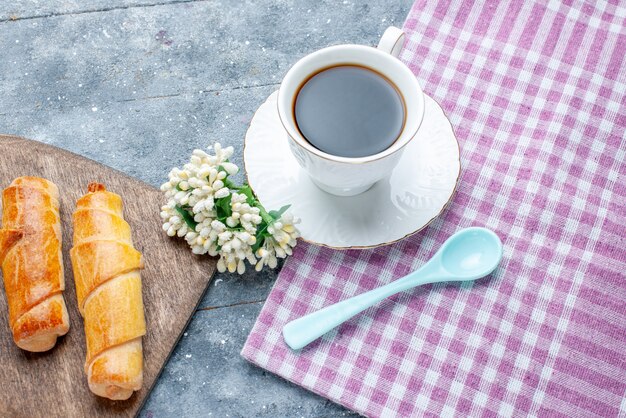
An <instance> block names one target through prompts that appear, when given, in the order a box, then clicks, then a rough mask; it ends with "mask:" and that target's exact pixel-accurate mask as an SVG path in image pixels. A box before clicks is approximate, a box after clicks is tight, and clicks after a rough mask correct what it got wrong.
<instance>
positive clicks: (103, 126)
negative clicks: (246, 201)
mask: <svg viewBox="0 0 626 418" xmlns="http://www.w3.org/2000/svg"><path fill="white" fill-rule="evenodd" d="M411 3H412V2H411V1H410V0H398V1H385V0H373V1H370V2H361V1H353V0H344V1H342V0H337V1H317V0H302V1H295V0H282V1H271V0H256V1H254V0H252V1H213V0H90V1H78V0H21V1H19V2H17V1H1V2H0V51H1V55H0V133H8V134H16V135H22V136H25V137H28V138H31V139H36V140H39V141H42V142H46V143H49V144H53V145H56V146H59V147H61V148H65V149H68V150H70V151H73V152H75V153H78V154H81V155H84V156H86V157H89V158H92V159H94V160H97V161H99V162H101V163H104V164H106V165H109V166H111V167H114V168H116V169H119V170H121V171H124V172H126V173H128V174H130V175H132V176H135V177H137V178H140V179H142V180H144V181H146V182H148V183H150V184H152V185H155V186H158V185H159V184H160V183H162V181H163V179H164V178H165V176H166V174H167V172H168V171H169V169H170V167H172V166H173V165H179V164H181V163H183V162H184V161H185V160H186V159H187V158H188V156H189V155H190V153H191V151H192V150H193V149H194V148H203V147H205V146H206V145H208V144H209V143H212V142H214V141H216V140H219V141H221V142H222V143H223V144H227V145H233V146H234V147H235V149H236V157H235V158H234V160H235V162H236V163H238V164H239V165H240V166H241V165H242V160H241V156H242V154H241V152H242V146H243V138H244V135H245V132H246V129H247V127H248V124H249V122H250V119H251V117H252V115H253V113H254V111H255V110H256V109H257V108H258V106H259V105H260V104H261V103H263V101H264V100H265V98H266V97H267V96H268V95H269V94H270V93H271V92H272V91H274V90H276V89H277V88H278V85H279V83H280V80H281V79H282V77H283V75H284V74H285V72H286V71H287V70H288V69H289V67H290V66H291V65H292V64H293V63H294V62H295V61H296V60H297V59H298V58H299V57H301V56H303V55H305V54H307V53H309V52H312V51H314V50H316V49H319V48H322V47H324V46H328V45H332V44H339V43H362V44H370V45H372V44H375V43H376V42H377V41H378V38H379V36H380V35H381V34H382V32H383V31H384V29H385V28H386V27H387V26H389V25H391V24H393V25H397V26H401V25H402V23H403V20H404V17H405V16H406V14H407V13H408V9H409V7H410V4H411ZM0 158H2V156H1V155H0ZM277 273H278V269H277V270H276V271H263V272H261V273H254V272H249V273H247V274H246V275H244V276H243V277H239V276H234V275H228V274H220V275H217V276H216V278H215V279H214V281H213V283H212V284H211V285H210V289H209V291H208V292H207V294H206V295H205V297H204V299H203V301H202V302H201V304H200V306H201V308H200V309H198V311H197V312H196V314H195V315H194V317H193V319H192V321H191V324H190V325H189V328H188V329H187V330H186V332H185V334H184V337H183V338H182V340H181V342H180V343H179V344H178V346H177V348H176V349H175V351H174V354H173V355H172V357H171V359H170V361H169V363H168V364H167V365H166V367H165V369H164V371H163V374H162V375H161V377H160V379H159V381H158V383H157V385H156V387H155V388H154V391H153V392H152V394H151V396H150V398H149V399H148V401H147V403H146V405H145V406H144V409H143V410H142V413H141V415H142V416H144V417H161V416H181V417H182V416H184V417H205V416H215V417H229V416H230V417H238V416H245V417H250V416H268V417H280V416H288V417H296V416H298V417H299V416H315V417H319V416H344V415H351V413H350V412H349V411H346V410H345V409H343V408H341V407H340V406H338V405H335V404H333V403H331V402H329V401H326V400H325V399H322V398H320V397H318V396H316V395H314V394H312V393H310V392H307V391H305V390H303V389H301V388H299V387H297V386H294V385H292V384H290V383H288V382H286V381H284V380H282V379H280V378H278V377H276V376H274V375H271V374H269V373H267V372H265V371H263V370H261V369H259V368H257V367H255V366H252V365H250V364H249V363H247V362H246V361H245V360H243V358H241V357H240V355H239V352H240V350H241V348H242V346H243V343H244V341H245V339H246V336H247V335H248V333H249V331H250V329H251V328H252V325H253V324H254V321H255V319H256V317H257V315H258V313H259V311H260V309H261V307H262V305H263V302H264V300H265V298H266V297H267V294H268V293H269V290H270V289H271V287H272V284H273V283H274V280H275V279H276V275H277Z"/></svg>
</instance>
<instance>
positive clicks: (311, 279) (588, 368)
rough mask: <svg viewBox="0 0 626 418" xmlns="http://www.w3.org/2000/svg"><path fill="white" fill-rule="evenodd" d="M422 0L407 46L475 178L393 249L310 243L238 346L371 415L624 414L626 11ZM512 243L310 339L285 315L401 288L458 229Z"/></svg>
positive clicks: (467, 172)
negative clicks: (491, 257) (473, 269)
mask: <svg viewBox="0 0 626 418" xmlns="http://www.w3.org/2000/svg"><path fill="white" fill-rule="evenodd" d="M619 3H620V2H619V1H618V0H613V1H608V2H607V1H591V0H589V1H588V2H584V3H583V2H576V1H573V0H569V1H565V0H563V1H539V0H534V1H512V2H507V1H503V2H501V1H498V0H493V1H474V0H465V1H455V0H452V1H444V0H440V1H438V2H437V1H426V0H420V1H418V2H417V3H416V4H415V5H414V6H413V8H412V10H411V12H410V14H409V16H408V18H407V20H406V23H405V26H404V29H405V31H406V32H407V35H408V39H407V42H406V44H405V49H404V51H403V53H402V55H401V58H402V60H403V61H404V62H406V63H407V64H408V65H409V66H410V68H411V69H412V70H413V72H414V73H415V74H416V76H417V78H418V80H419V81H420V83H421V85H422V86H423V87H424V90H425V91H426V93H427V94H429V95H431V96H432V97H434V98H435V99H436V100H437V101H438V102H439V103H441V105H442V106H443V108H444V109H445V111H446V113H447V114H448V116H449V118H450V120H451V121H452V125H453V126H454V127H455V130H456V133H457V135H458V139H459V142H460V146H461V162H462V177H461V180H460V183H459V188H458V191H457V193H456V195H455V197H454V199H453V201H452V203H451V204H450V206H449V207H448V208H447V210H446V211H445V212H444V213H443V214H442V215H441V216H440V217H439V218H438V219H436V220H435V221H434V222H433V223H432V224H431V225H430V226H429V227H428V228H426V229H425V230H423V231H422V232H420V233H419V234H417V235H415V236H413V237H410V238H408V239H405V240H403V241H401V242H399V243H397V244H394V245H392V246H387V247H383V248H378V249H375V250H366V251H357V250H350V251H343V252H342V251H334V250H331V249H326V248H319V247H315V246H312V245H307V244H305V243H300V244H299V245H298V247H297V249H296V251H295V254H294V256H293V257H291V258H290V259H289V260H288V261H287V263H286V264H285V266H284V268H283V270H282V272H281V274H280V276H279V278H278V280H277V281H276V284H275V286H274V289H273V290H272V292H271V294H270V296H269V298H268V300H267V303H266V304H265V307H264V308H263V310H262V311H261V314H260V315H259V318H258V321H257V323H256V325H255V326H254V329H253V330H252V332H251V334H250V336H249V338H248V341H247V342H246V344H245V347H244V349H243V352H242V354H243V356H244V357H245V358H247V359H248V360H250V361H251V362H253V363H255V364H257V365H259V366H261V367H263V368H265V369H267V370H269V371H271V372H274V373H276V374H278V375H280V376H282V377H284V378H285V379H287V380H290V381H292V382H294V383H295V384H297V385H301V386H303V387H305V388H307V389H309V390H311V391H313V392H315V393H318V394H320V395H322V396H324V397H326V398H328V399H331V400H333V401H335V402H337V403H340V404H342V405H345V406H346V407H348V408H350V409H353V410H355V411H358V412H360V413H362V414H364V415H367V416H384V417H392V416H399V417H409V416H424V415H427V416H452V415H456V416H527V415H531V416H540V417H545V416H563V417H590V416H607V417H611V416H612V417H615V416H626V396H625V391H626V302H625V301H626V276H625V272H626V250H625V248H626V229H625V226H624V225H625V223H626V162H625V153H626V140H625V136H626V133H625V131H626V60H625V55H626V7H625V5H624V3H621V5H619ZM472 225H478V226H486V227H488V228H491V229H493V230H495V231H496V232H497V234H498V235H499V236H500V237H501V238H502V240H503V243H504V258H503V260H502V264H501V266H500V267H499V268H498V269H497V270H496V271H495V272H494V273H493V274H492V275H491V276H490V277H488V278H485V279H482V280H479V281H477V282H475V283H466V284H463V285H458V284H437V285H431V286H425V287H422V288H418V289H415V290H414V291H410V292H406V293H404V294H401V295H397V296H395V297H393V298H391V299H389V300H387V301H385V302H382V303H380V304H379V305H378V306H376V307H374V308H371V309H369V310H367V311H366V312H365V313H364V314H362V315H360V316H358V317H357V318H354V319H352V320H351V321H349V322H347V323H345V324H344V325H343V326H341V327H340V328H339V329H338V331H335V332H332V333H330V334H329V335H326V336H325V337H324V338H323V339H321V340H318V341H316V342H315V343H313V344H311V345H310V346H308V347H306V348H305V349H303V350H301V351H300V352H294V351H292V350H290V349H289V348H288V347H287V346H286V345H285V343H284V342H283V338H282V335H281V329H282V327H283V325H284V324H285V323H287V322H288V321H290V320H292V319H295V318H298V317H300V316H302V315H304V314H307V313H309V312H313V311H315V310H318V309H320V308H322V307H324V306H327V305H330V304H332V303H335V302H338V301H340V300H343V299H345V298H348V297H351V296H354V295H356V294H359V293H361V292H365V291H367V290H370V289H372V288H374V287H376V286H380V285H383V284H386V283H389V282H390V281H391V280H393V279H395V278H399V277H401V276H403V275H405V274H407V273H409V272H411V271H412V270H414V269H416V268H417V267H419V266H420V265H422V264H423V263H424V262H425V261H426V260H428V258H429V257H431V256H432V255H433V254H434V252H435V251H436V250H437V248H438V247H439V246H440V245H441V244H442V243H443V242H444V241H445V239H446V238H447V237H448V236H450V235H451V234H452V233H454V232H455V231H457V230H459V229H460V228H463V227H467V226H472Z"/></svg>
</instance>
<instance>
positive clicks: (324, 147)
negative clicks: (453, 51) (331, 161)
mask: <svg viewBox="0 0 626 418" xmlns="http://www.w3.org/2000/svg"><path fill="white" fill-rule="evenodd" d="M404 113H405V112H404V104H403V101H402V97H401V96H400V94H399V93H398V91H397V90H396V88H395V86H394V85H393V84H391V82H390V81H388V80H387V79H386V78H385V77H383V76H382V75H380V74H378V73H377V72H375V71H373V70H370V69H367V68H364V67H358V66H355V65H340V66H336V67H331V68H328V69H325V70H322V71H320V72H318V73H316V74H314V75H313V76H311V77H310V78H309V79H308V80H307V81H306V82H305V83H304V84H303V85H302V87H301V88H300V91H299V92H298V95H297V97H296V102H295V109H294V114H295V118H296V123H297V124H298V129H300V133H301V134H302V136H304V137H305V138H306V140H307V141H308V142H309V143H310V144H311V145H313V146H314V147H316V148H317V149H319V150H321V151H324V152H326V153H328V154H332V155H337V156H340V157H353V158H354V157H365V156H368V155H374V154H378V153H379V152H381V151H384V150H386V149H387V148H389V147H390V146H391V145H392V144H393V143H394V142H395V141H396V139H398V137H399V136H400V133H401V132H402V128H403V126H404V118H405V114H404Z"/></svg>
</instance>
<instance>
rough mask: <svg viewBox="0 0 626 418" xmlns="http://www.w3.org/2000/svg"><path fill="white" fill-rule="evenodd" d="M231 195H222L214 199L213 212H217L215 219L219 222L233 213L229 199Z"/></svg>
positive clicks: (224, 220)
mask: <svg viewBox="0 0 626 418" xmlns="http://www.w3.org/2000/svg"><path fill="white" fill-rule="evenodd" d="M232 197H233V195H231V194H229V195H228V196H226V197H222V198H221V199H216V200H215V212H216V214H217V219H219V221H220V222H224V223H225V222H226V218H228V217H229V216H230V215H232V214H233V209H232V208H231V207H230V201H231V199H232Z"/></svg>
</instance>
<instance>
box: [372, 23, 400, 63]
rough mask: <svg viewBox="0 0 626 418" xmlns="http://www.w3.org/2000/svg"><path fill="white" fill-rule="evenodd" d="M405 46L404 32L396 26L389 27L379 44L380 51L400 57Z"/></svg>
mask: <svg viewBox="0 0 626 418" xmlns="http://www.w3.org/2000/svg"><path fill="white" fill-rule="evenodd" d="M402 45H404V32H403V31H402V29H400V28H396V27H395V26H389V27H388V28H387V30H386V31H385V33H383V36H382V37H381V38H380V42H378V49H380V50H381V51H384V52H386V53H388V54H391V55H393V56H394V57H396V58H397V57H398V55H400V50H401V49H402Z"/></svg>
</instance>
